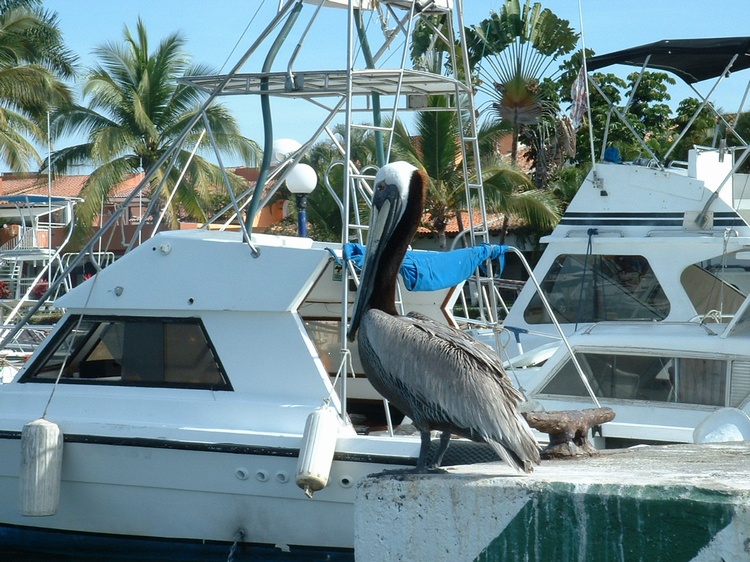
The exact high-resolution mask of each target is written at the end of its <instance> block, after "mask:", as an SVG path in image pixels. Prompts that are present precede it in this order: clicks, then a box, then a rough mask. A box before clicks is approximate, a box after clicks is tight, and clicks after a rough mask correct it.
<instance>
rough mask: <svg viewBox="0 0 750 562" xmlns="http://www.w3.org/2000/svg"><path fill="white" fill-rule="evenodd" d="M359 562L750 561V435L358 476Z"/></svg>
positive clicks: (356, 525) (356, 528)
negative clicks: (518, 464) (520, 464)
mask: <svg viewBox="0 0 750 562" xmlns="http://www.w3.org/2000/svg"><path fill="white" fill-rule="evenodd" d="M354 525H355V555H356V559H357V562H385V561H397V560H399V561H418V560H428V561H430V562H438V561H443V560H445V561H451V562H453V561H456V562H459V561H478V562H489V561H501V560H502V561H521V560H523V561H539V562H542V561H557V560H560V561H562V560H565V561H569V560H582V561H588V560H597V561H598V560H602V561H607V560H613V561H614V560H617V561H621V560H628V561H629V560H670V561H676V562H679V561H685V562H687V561H693V560H694V561H702V562H708V561H712V562H713V561H720V560H725V561H729V560H732V561H744V560H746V561H750V442H742V443H730V444H712V445H684V446H683V445H676V446H666V447H642V448H636V449H629V450H620V451H603V452H602V454H601V455H600V456H597V457H590V458H579V459H565V460H557V461H545V462H543V463H542V466H541V467H539V468H537V470H536V471H535V472H534V474H533V475H531V476H521V475H518V474H517V473H515V472H512V471H511V470H510V469H509V468H508V467H506V466H505V465H504V464H501V463H492V464H481V465H473V466H464V467H456V468H454V469H450V470H449V472H448V473H447V474H435V475H412V474H399V475H372V476H370V477H368V478H366V479H364V480H362V481H361V482H360V483H359V484H358V488H357V497H356V500H355V512H354Z"/></svg>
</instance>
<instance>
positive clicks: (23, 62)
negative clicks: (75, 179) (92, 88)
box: [0, 0, 76, 171]
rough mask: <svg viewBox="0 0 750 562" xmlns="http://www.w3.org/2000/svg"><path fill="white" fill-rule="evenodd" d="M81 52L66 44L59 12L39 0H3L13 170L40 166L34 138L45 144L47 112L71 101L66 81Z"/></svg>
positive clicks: (1, 144) (1, 53) (0, 110)
mask: <svg viewBox="0 0 750 562" xmlns="http://www.w3.org/2000/svg"><path fill="white" fill-rule="evenodd" d="M75 62H76V57H75V56H74V55H73V54H72V53H71V52H70V51H69V50H68V49H67V48H66V47H65V45H64V43H63V40H62V35H61V33H60V30H59V27H58V22H57V15H56V14H53V13H51V12H48V11H45V10H44V9H42V8H41V2H40V1H38V0H4V1H3V2H2V3H0V159H2V160H3V161H4V162H5V163H6V164H7V165H8V166H10V168H11V169H14V170H18V171H27V170H28V169H29V168H30V167H31V166H32V165H35V166H38V165H39V164H40V163H41V162H40V157H39V154H38V153H37V151H36V149H35V148H34V145H33V141H36V142H38V143H40V144H46V140H47V134H46V114H47V112H48V111H50V110H51V109H52V108H54V107H56V106H60V105H62V104H65V103H68V102H70V100H71V98H72V94H71V92H70V89H69V88H68V87H67V86H66V85H65V84H64V83H63V82H62V80H63V79H65V78H71V77H72V76H73V74H74V69H75V67H74V65H75Z"/></svg>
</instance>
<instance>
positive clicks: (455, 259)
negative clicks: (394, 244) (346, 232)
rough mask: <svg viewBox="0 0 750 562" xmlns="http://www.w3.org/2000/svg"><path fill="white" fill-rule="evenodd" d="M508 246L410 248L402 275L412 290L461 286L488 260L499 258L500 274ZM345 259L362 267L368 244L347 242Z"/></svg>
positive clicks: (344, 252)
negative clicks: (448, 250) (427, 249)
mask: <svg viewBox="0 0 750 562" xmlns="http://www.w3.org/2000/svg"><path fill="white" fill-rule="evenodd" d="M507 248H508V247H507V246H499V245H493V244H481V245H479V246H474V247H473V248H461V249H459V250H452V251H450V252H416V251H411V250H409V251H407V252H406V256H405V257H404V262H403V263H402V264H401V271H400V272H401V277H402V278H403V279H404V285H405V286H406V288H407V289H408V290H409V291H436V290H438V289H446V288H448V287H453V286H454V285H458V284H459V283H460V282H461V281H465V280H466V279H468V278H469V277H471V275H473V273H474V271H475V270H476V269H477V267H481V266H482V264H484V262H486V261H487V260H488V259H498V258H499V259H500V271H499V272H498V273H497V276H498V277H499V276H500V274H501V273H502V271H503V268H504V267H505V250H506V249H507ZM343 255H344V260H347V261H349V260H351V261H353V262H354V265H355V266H357V268H358V269H362V265H363V264H364V259H365V247H364V246H362V245H361V244H354V243H349V244H344V251H343Z"/></svg>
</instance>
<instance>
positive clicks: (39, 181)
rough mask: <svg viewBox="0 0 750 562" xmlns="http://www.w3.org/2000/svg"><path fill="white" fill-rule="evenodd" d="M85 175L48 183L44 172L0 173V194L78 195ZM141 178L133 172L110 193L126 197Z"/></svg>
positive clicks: (141, 176) (84, 180)
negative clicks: (50, 193)
mask: <svg viewBox="0 0 750 562" xmlns="http://www.w3.org/2000/svg"><path fill="white" fill-rule="evenodd" d="M88 178H89V176H87V175H72V176H59V177H56V178H54V179H53V180H52V185H51V186H49V185H48V180H47V175H46V174H16V173H4V174H0V195H47V194H48V193H49V192H50V187H51V192H52V195H54V196H57V197H80V196H81V191H82V190H83V186H84V184H85V183H86V180H87V179H88ZM142 179H143V174H142V173H141V174H135V175H133V176H132V177H130V178H128V179H127V180H125V181H124V182H122V183H120V184H119V185H117V186H116V187H115V188H114V189H113V190H112V192H111V193H110V195H111V196H112V197H127V196H128V195H130V193H131V192H132V191H133V189H135V187H136V186H137V185H138V184H139V183H140V181H141V180H142Z"/></svg>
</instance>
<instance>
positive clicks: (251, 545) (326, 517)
mask: <svg viewBox="0 0 750 562" xmlns="http://www.w3.org/2000/svg"><path fill="white" fill-rule="evenodd" d="M20 443H21V442H20V435H15V434H13V433H6V434H5V435H3V438H2V439H0V521H2V524H1V525H0V538H2V543H3V544H4V545H6V546H13V547H15V548H18V549H31V550H34V551H40V550H42V551H62V552H70V550H69V547H70V545H71V543H74V544H76V545H77V547H76V548H75V549H74V550H76V551H85V552H87V553H89V554H96V551H97V550H98V549H100V548H102V546H101V545H103V544H107V543H109V544H113V545H115V544H117V543H121V544H126V543H129V542H130V541H135V542H134V543H133V546H132V548H133V549H135V550H138V549H140V548H141V547H142V545H145V546H147V547H148V548H147V549H146V550H147V551H148V552H151V551H149V549H150V548H151V546H149V545H151V544H152V543H153V542H154V541H156V542H164V541H166V542H167V543H174V544H178V543H179V544H182V545H183V546H185V547H186V548H187V549H188V550H190V549H193V548H194V547H196V546H197V545H206V546H207V547H208V546H210V547H211V549H213V548H216V549H218V550H219V551H221V550H222V548H223V551H222V552H223V555H224V559H226V556H227V553H228V552H229V548H230V547H231V545H233V544H234V543H235V542H238V543H239V544H242V545H243V548H245V549H246V550H247V549H258V552H257V554H258V556H259V558H258V559H266V558H264V557H268V559H276V558H273V556H275V553H276V551H278V552H279V553H283V552H286V551H289V550H292V551H295V552H305V551H308V550H309V551H310V553H311V556H313V558H310V559H318V558H315V557H316V556H319V555H320V553H321V552H322V550H321V549H323V551H325V552H326V556H328V555H329V554H330V555H331V556H332V558H330V559H336V556H344V555H347V556H350V555H351V552H352V549H353V536H354V529H353V525H354V523H353V515H354V513H353V511H354V505H353V500H354V487H355V484H356V482H357V481H358V480H359V479H360V478H361V477H363V476H365V475H367V474H371V473H375V472H379V471H382V470H384V469H386V468H397V467H399V466H402V467H407V466H408V465H409V463H410V462H413V458H412V459H408V458H402V459H399V458H397V457H393V456H386V455H382V456H381V455H377V454H376V455H360V454H359V453H352V454H345V453H341V452H339V453H337V456H336V459H335V460H334V463H333V467H332V471H331V479H330V484H329V486H328V487H326V488H325V489H323V490H321V491H319V492H317V493H316V494H315V496H314V498H313V499H308V498H307V497H305V495H304V493H303V492H302V490H300V489H299V488H298V487H297V486H296V485H295V483H294V474H295V470H296V465H297V455H298V449H294V448H284V447H274V448H270V447H262V446H258V447H252V446H247V445H236V444H221V443H185V442H172V443H170V442H165V441H161V442H160V441H159V440H151V439H149V440H144V439H140V440H127V439H122V438H118V439H106V438H101V437H95V436H67V437H66V442H65V444H64V453H63V455H64V463H63V472H62V483H61V490H60V496H61V497H60V504H59V509H58V511H57V513H56V514H55V515H52V516H48V517H24V516H21V515H20V514H19V510H18V477H17V473H18V470H17V467H18V464H19V462H20V461H19V459H20ZM416 446H417V443H416V442H415V443H414V448H416ZM399 463H402V464H399ZM84 539H85V540H84ZM127 549H128V551H130V547H127ZM209 550H210V549H209ZM334 554H335V556H333V555H334ZM254 559H255V558H254ZM303 559H307V558H303ZM323 559H328V558H325V557H324V558H323Z"/></svg>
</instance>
